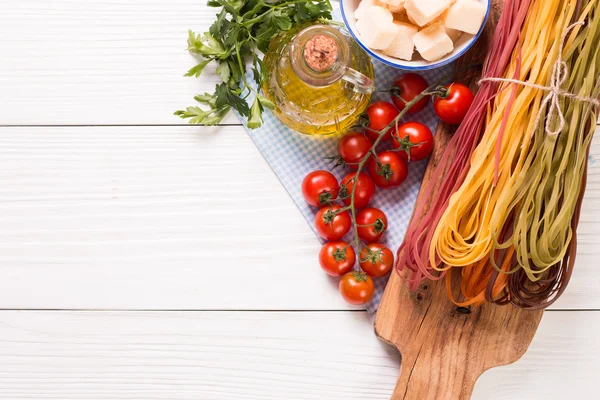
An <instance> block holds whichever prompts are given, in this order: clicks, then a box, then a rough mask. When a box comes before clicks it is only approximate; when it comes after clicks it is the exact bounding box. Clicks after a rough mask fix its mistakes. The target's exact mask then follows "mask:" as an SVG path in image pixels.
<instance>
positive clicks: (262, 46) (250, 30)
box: [175, 0, 332, 129]
mask: <svg viewBox="0 0 600 400" xmlns="http://www.w3.org/2000/svg"><path fill="white" fill-rule="evenodd" d="M207 4H208V6H209V7H221V9H220V10H219V12H218V13H217V14H216V19H215V21H214V22H213V24H212V25H211V26H210V28H209V30H208V32H206V33H203V34H195V33H194V32H192V31H189V34H188V50H189V51H190V52H192V53H195V54H198V55H200V56H201V57H203V60H202V61H201V62H200V63H199V64H198V65H196V66H195V67H192V68H191V69H190V70H189V71H188V72H187V73H186V74H185V76H194V77H198V76H200V75H201V74H202V72H203V71H204V68H205V67H206V66H207V65H208V64H209V63H210V62H212V61H214V62H216V63H217V64H218V65H217V70H216V73H217V74H218V75H219V76H220V78H221V81H222V83H220V84H217V86H216V87H215V92H214V94H209V93H204V94H201V95H198V96H196V97H195V99H196V101H198V102H199V103H200V104H202V105H203V107H205V108H207V109H206V110H204V109H202V108H200V107H197V106H196V107H188V108H186V109H185V110H179V111H176V112H175V115H177V116H179V117H181V118H183V119H188V120H189V122H190V123H193V124H200V123H203V124H206V125H215V124H218V123H220V122H221V121H222V120H223V118H225V116H226V115H227V113H229V111H231V109H232V108H233V109H234V110H236V111H237V112H239V113H240V114H241V115H243V116H245V117H248V127H249V128H251V129H254V128H258V127H259V126H261V125H262V123H263V118H262V113H263V111H264V109H265V108H267V109H272V108H274V104H273V103H272V102H271V101H269V100H268V99H266V98H265V97H263V96H260V95H258V93H257V96H256V97H255V99H254V102H253V103H252V106H250V105H249V104H248V102H247V101H246V97H247V95H248V93H249V90H252V91H255V90H254V89H252V88H249V87H248V85H247V81H246V77H245V76H244V74H245V72H246V66H247V63H250V59H252V61H251V62H252V75H253V76H252V78H254V80H255V81H256V84H257V85H258V87H259V88H260V87H261V86H262V84H263V83H264V82H266V81H267V79H268V71H267V70H266V69H265V66H264V64H263V62H262V60H261V59H260V58H259V56H258V54H257V53H258V51H262V52H266V51H267V49H268V47H269V42H270V41H271V39H272V38H273V37H275V36H276V35H277V34H279V33H280V32H283V31H287V30H290V29H292V28H294V26H295V25H297V24H302V23H307V22H311V21H316V20H326V19H331V10H332V7H331V4H330V2H329V0H274V1H273V0H208V2H207ZM242 88H246V89H242Z"/></svg>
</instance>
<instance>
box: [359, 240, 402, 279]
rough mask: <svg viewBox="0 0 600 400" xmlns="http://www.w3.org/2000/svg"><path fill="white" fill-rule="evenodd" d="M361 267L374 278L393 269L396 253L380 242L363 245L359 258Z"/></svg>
mask: <svg viewBox="0 0 600 400" xmlns="http://www.w3.org/2000/svg"><path fill="white" fill-rule="evenodd" d="M359 263H360V268H361V269H362V270H363V271H365V272H366V273H367V274H368V275H369V276H372V277H373V278H379V277H381V276H384V275H385V274H387V273H388V272H390V270H391V269H392V264H394V255H393V254H392V251H391V250H390V249H388V248H387V247H385V246H384V245H382V244H379V243H371V244H369V245H367V247H363V248H362V250H361V251H360V258H359Z"/></svg>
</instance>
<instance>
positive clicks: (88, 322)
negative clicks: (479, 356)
mask: <svg viewBox="0 0 600 400" xmlns="http://www.w3.org/2000/svg"><path fill="white" fill-rule="evenodd" d="M599 335H600V312H591V311H590V312H583V313H580V312H547V313H546V316H545V317H544V320H543V321H542V323H541V325H540V329H539V332H538V334H537V335H536V337H535V339H534V340H533V343H532V344H531V348H530V350H529V351H528V353H527V354H526V355H525V356H524V357H523V359H521V360H520V361H519V362H517V363H515V364H513V365H511V366H507V367H503V368H496V369H493V370H491V371H488V372H486V373H485V374H484V375H483V376H482V378H481V379H480V380H479V381H478V382H477V385H476V387H475V391H474V393H473V400H542V399H545V400H561V399H570V398H572V399H593V398H595V394H596V392H597V360H598V359H599V358H600V342H599V341H598V339H597V338H598V337H599ZM394 353H395V354H394ZM398 363H399V360H398V355H397V353H396V352H395V350H391V348H390V347H389V346H386V345H384V344H382V343H380V342H379V341H378V340H377V339H376V338H375V336H374V335H373V334H372V326H371V322H370V318H369V316H368V315H367V314H366V313H365V312H354V313H348V312H296V313H290V312H109V311H107V312H97V311H91V312H73V311H72V312H59V311H56V312H33V311H0V398H2V399H11V400H15V399H23V400H25V399H26V400H38V399H40V400H41V399H60V400H112V399H118V400H125V399H130V400H133V399H136V400H137V399H143V400H167V399H168V400H199V399H201V400H283V399H285V400H387V399H389V398H390V395H391V393H392V390H393V387H394V382H395V380H396V375H397V370H398Z"/></svg>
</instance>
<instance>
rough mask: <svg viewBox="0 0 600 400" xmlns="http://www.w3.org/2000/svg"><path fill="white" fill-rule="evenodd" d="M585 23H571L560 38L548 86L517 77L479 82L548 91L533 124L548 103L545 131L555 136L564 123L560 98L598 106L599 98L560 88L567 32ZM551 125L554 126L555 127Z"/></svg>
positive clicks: (565, 69)
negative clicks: (512, 84)
mask: <svg viewBox="0 0 600 400" xmlns="http://www.w3.org/2000/svg"><path fill="white" fill-rule="evenodd" d="M581 25H585V23H584V22H575V23H574V24H572V25H569V27H568V28H567V30H566V31H565V33H564V34H563V36H562V38H561V44H560V47H559V48H558V60H557V61H556V63H555V64H554V66H553V67H552V75H551V76H550V86H543V85H538V84H536V83H531V82H527V81H520V80H518V79H511V78H482V79H481V80H479V82H478V83H479V84H480V85H481V84H482V83H483V82H502V83H514V84H517V85H521V86H526V87H529V88H532V89H538V90H542V91H544V92H548V94H547V95H546V96H545V97H544V99H543V100H542V103H541V105H540V110H539V111H538V114H537V116H536V118H535V126H536V127H537V126H539V125H538V124H539V122H540V120H541V119H542V118H543V117H544V110H545V109H546V107H547V106H548V105H550V108H549V109H548V118H546V124H545V127H544V128H545V131H546V133H547V134H548V135H551V136H556V135H558V134H559V133H561V132H562V130H563V129H564V127H565V125H566V121H565V116H564V113H563V111H562V109H561V108H560V102H559V100H560V98H561V97H563V98H569V99H574V100H577V101H582V102H585V103H590V104H593V105H595V106H596V107H600V100H598V99H597V98H595V97H590V96H579V95H577V94H575V93H571V92H568V91H566V90H563V89H561V86H562V84H563V83H565V81H566V80H567V77H568V75H569V69H568V67H567V63H566V62H565V61H564V60H563V50H564V46H565V41H566V39H567V36H568V35H569V33H570V32H571V31H572V30H573V29H574V28H575V27H577V26H581ZM556 119H558V124H554V123H553V121H555V120H556ZM553 126H556V127H555V128H554V127H553Z"/></svg>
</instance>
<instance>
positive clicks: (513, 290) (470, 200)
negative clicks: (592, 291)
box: [397, 0, 600, 309]
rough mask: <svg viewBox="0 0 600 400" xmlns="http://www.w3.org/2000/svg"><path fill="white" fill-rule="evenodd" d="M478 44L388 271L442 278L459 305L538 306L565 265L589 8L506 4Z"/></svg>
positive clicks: (572, 226) (593, 6)
mask: <svg viewBox="0 0 600 400" xmlns="http://www.w3.org/2000/svg"><path fill="white" fill-rule="evenodd" d="M490 49H491V52H490V54H488V57H487V60H486V66H485V68H484V70H483V73H482V77H483V78H484V79H483V80H482V83H481V85H482V86H481V89H480V91H479V93H478V94H477V97H476V100H475V102H474V104H473V107H472V109H471V111H470V113H469V114H468V116H467V118H466V119H465V121H464V122H463V124H462V125H461V126H460V128H459V129H458V131H457V132H456V134H455V136H454V137H453V139H452V141H451V143H450V145H449V146H448V148H447V149H446V153H445V154H444V156H443V157H442V159H441V162H440V163H439V164H438V167H437V168H436V170H435V172H434V174H433V178H432V179H431V183H430V184H429V185H428V186H424V188H423V190H427V191H428V192H426V193H430V194H431V196H432V205H431V208H430V209H429V211H428V212H427V213H426V214H425V215H422V212H423V206H420V207H421V208H420V209H419V207H418V208H417V210H416V214H415V217H416V218H414V221H413V223H411V225H410V226H409V228H408V232H407V234H406V238H405V242H404V243H403V244H402V246H401V247H400V249H399V253H398V255H399V257H398V261H397V267H398V268H399V269H401V270H402V269H405V268H408V269H410V270H411V271H412V273H411V277H410V280H411V282H412V285H413V287H415V286H416V285H417V284H418V283H420V282H421V281H422V280H423V279H425V278H429V279H441V278H445V279H446V285H447V289H448V293H449V295H450V297H451V299H452V300H453V301H454V302H455V303H456V304H459V305H463V306H465V305H471V304H474V305H478V304H482V303H483V302H485V301H488V302H493V303H497V304H506V303H512V304H515V305H517V306H519V307H523V308H531V309H539V308H544V307H547V306H548V305H550V304H552V303H553V302H554V301H555V300H556V299H557V298H558V297H559V296H560V294H562V292H563V291H564V289H565V287H566V284H567V283H568V281H569V278H570V276H571V272H572V269H573V264H574V259H575V249H576V226H577V223H578V219H579V210H580V207H581V200H582V197H583V190H584V188H585V175H586V165H587V155H588V151H589V145H590V141H591V139H592V136H593V132H594V129H595V125H596V108H597V104H598V102H597V101H595V100H594V99H596V98H597V97H598V96H599V95H600V80H599V79H598V76H599V74H600V4H599V2H598V1H596V0H580V1H577V0H529V1H528V0H522V1H521V0H512V1H507V2H506V3H505V9H504V13H503V15H502V17H501V19H500V21H499V24H498V29H497V31H496V34H495V36H494V39H493V43H492V44H491V46H490ZM497 78H499V79H497ZM492 99H493V100H492ZM442 176H443V177H444V179H443V181H442V183H441V184H439V187H436V182H438V181H439V178H440V177H442ZM419 216H421V218H419ZM459 269H460V271H459ZM457 273H459V274H460V276H459V277H456V274H457ZM457 292H460V293H461V295H462V297H463V299H460V300H459V299H456V298H455V293H457Z"/></svg>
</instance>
